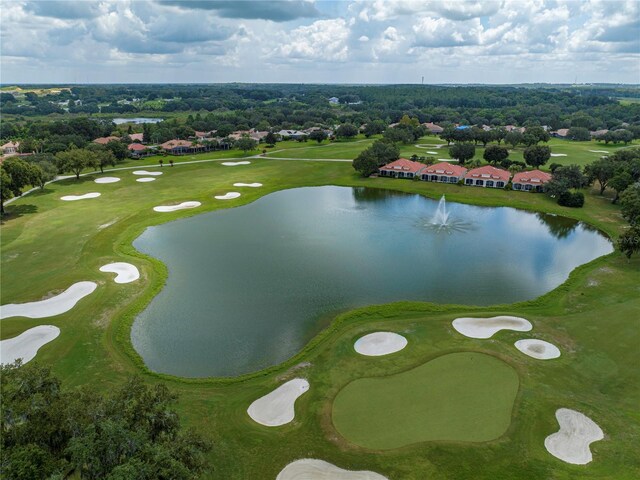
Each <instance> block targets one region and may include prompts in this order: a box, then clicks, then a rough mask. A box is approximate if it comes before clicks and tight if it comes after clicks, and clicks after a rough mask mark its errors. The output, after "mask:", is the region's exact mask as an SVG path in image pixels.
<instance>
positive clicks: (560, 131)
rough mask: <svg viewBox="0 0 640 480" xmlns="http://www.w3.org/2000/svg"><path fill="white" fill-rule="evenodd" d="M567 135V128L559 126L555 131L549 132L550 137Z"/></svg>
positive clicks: (564, 136)
mask: <svg viewBox="0 0 640 480" xmlns="http://www.w3.org/2000/svg"><path fill="white" fill-rule="evenodd" d="M567 135H569V129H568V128H559V129H558V130H556V131H555V132H551V136H552V137H559V138H566V137H567Z"/></svg>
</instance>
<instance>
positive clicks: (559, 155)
mask: <svg viewBox="0 0 640 480" xmlns="http://www.w3.org/2000/svg"><path fill="white" fill-rule="evenodd" d="M551 156H552V157H566V156H567V154H566V153H552V154H551Z"/></svg>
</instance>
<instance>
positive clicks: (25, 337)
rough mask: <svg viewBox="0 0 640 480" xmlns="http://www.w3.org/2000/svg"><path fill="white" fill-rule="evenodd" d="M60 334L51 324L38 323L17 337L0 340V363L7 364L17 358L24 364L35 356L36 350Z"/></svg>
mask: <svg viewBox="0 0 640 480" xmlns="http://www.w3.org/2000/svg"><path fill="white" fill-rule="evenodd" d="M58 335H60V329H59V328H58V327H54V326H53V325H39V326H37V327H33V328H30V329H29V330H27V331H25V332H22V333H21V334H20V335H18V336H17V337H13V338H9V339H7V340H2V341H0V364H2V365H7V364H9V363H13V362H15V361H16V360H18V359H22V363H23V364H25V363H27V362H28V361H30V360H33V358H34V357H35V356H36V353H38V350H39V349H40V347H42V346H43V345H46V344H47V343H49V342H50V341H52V340H55V339H56V338H57V337H58Z"/></svg>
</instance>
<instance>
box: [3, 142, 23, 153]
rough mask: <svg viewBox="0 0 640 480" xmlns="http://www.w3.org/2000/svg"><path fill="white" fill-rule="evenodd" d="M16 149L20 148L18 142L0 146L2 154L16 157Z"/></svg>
mask: <svg viewBox="0 0 640 480" xmlns="http://www.w3.org/2000/svg"><path fill="white" fill-rule="evenodd" d="M18 148H20V142H7V143H5V144H4V145H2V154H3V155H16V154H17V153H18Z"/></svg>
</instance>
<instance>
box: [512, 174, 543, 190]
mask: <svg viewBox="0 0 640 480" xmlns="http://www.w3.org/2000/svg"><path fill="white" fill-rule="evenodd" d="M549 180H551V175H550V174H548V173H547V172H543V171H540V170H531V171H530V172H518V173H516V174H515V175H514V176H513V180H512V182H511V183H512V185H513V189H514V190H519V191H525V192H542V189H543V187H544V184H545V183H547V182H548V181H549Z"/></svg>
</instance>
